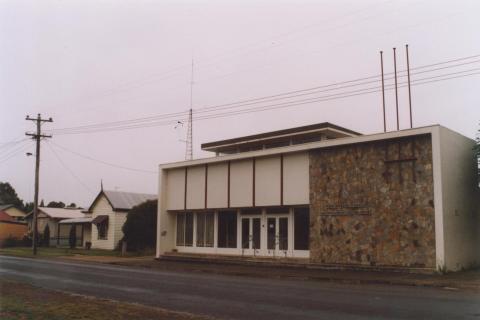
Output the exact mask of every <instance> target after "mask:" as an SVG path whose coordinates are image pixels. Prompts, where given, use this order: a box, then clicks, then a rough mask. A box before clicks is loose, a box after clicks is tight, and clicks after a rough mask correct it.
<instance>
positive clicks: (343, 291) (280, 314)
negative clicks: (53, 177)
mask: <svg viewBox="0 0 480 320" xmlns="http://www.w3.org/2000/svg"><path fill="white" fill-rule="evenodd" d="M225 268H228V266H226V267H225ZM0 276H1V277H2V278H3V279H7V280H15V281H20V282H25V283H29V284H33V285H35V286H40V287H43V288H48V289H56V290H63V291H67V292H72V293H77V294H84V295H89V296H96V297H99V298H107V299H114V300H119V301H128V302H136V303H141V304H145V305H151V306H157V307H161V308H165V309H170V310H177V311H185V312H191V313H193V314H202V315H209V316H213V317H218V318H224V319H342V320H344V319H436V320H438V319H478V320H480V294H478V293H472V292H462V291H454V290H448V289H437V288H422V287H401V286H386V285H385V286H383V285H382V286H381V285H354V284H339V283H327V282H317V281H302V280H282V279H262V278H250V277H235V276H224V275H217V274H199V273H185V272H171V271H153V270H145V269H137V268H129V267H120V266H112V265H100V264H86V263H76V262H64V261H58V260H40V259H28V258H16V257H7V256H0Z"/></svg>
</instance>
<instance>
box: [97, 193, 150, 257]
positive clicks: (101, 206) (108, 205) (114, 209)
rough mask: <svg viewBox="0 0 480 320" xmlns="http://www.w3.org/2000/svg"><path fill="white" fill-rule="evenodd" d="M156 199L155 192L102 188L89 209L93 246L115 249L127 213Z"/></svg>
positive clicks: (120, 238)
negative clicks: (145, 192) (146, 192)
mask: <svg viewBox="0 0 480 320" xmlns="http://www.w3.org/2000/svg"><path fill="white" fill-rule="evenodd" d="M155 199H157V195H155V194H144V193H134V192H122V191H109V190H103V189H102V190H101V191H100V193H99V194H98V195H97V197H96V198H95V200H94V201H93V202H92V204H91V206H90V208H89V209H88V212H90V213H91V215H92V216H91V220H90V221H91V224H92V233H91V243H92V248H95V249H107V250H113V249H115V248H116V247H117V246H118V244H119V242H120V241H121V240H122V238H123V231H122V227H123V225H124V224H125V221H126V220H127V213H128V212H129V211H130V210H131V209H132V208H133V207H135V206H137V205H139V204H141V203H143V202H145V201H147V200H155Z"/></svg>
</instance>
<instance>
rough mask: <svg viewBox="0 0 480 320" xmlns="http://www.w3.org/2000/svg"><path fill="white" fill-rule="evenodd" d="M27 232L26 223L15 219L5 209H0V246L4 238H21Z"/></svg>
mask: <svg viewBox="0 0 480 320" xmlns="http://www.w3.org/2000/svg"><path fill="white" fill-rule="evenodd" d="M26 234H27V224H26V223H25V222H20V221H17V220H16V219H14V218H12V217H11V216H10V215H9V214H8V213H6V212H5V211H2V210H0V246H2V245H3V242H4V241H5V239H8V238H13V239H15V240H22V239H23V237H24V236H25V235H26Z"/></svg>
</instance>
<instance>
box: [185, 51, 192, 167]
mask: <svg viewBox="0 0 480 320" xmlns="http://www.w3.org/2000/svg"><path fill="white" fill-rule="evenodd" d="M186 141H187V142H186V149H185V160H193V58H192V73H191V80H190V110H189V112H188V125H187V139H186Z"/></svg>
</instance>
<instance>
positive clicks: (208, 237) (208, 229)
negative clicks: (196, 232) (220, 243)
mask: <svg viewBox="0 0 480 320" xmlns="http://www.w3.org/2000/svg"><path fill="white" fill-rule="evenodd" d="M214 229H215V219H214V215H213V213H207V214H205V246H206V247H213V238H214Z"/></svg>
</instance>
